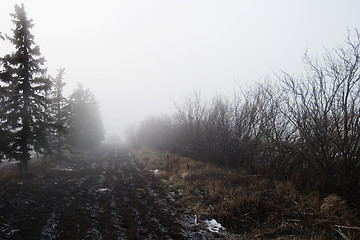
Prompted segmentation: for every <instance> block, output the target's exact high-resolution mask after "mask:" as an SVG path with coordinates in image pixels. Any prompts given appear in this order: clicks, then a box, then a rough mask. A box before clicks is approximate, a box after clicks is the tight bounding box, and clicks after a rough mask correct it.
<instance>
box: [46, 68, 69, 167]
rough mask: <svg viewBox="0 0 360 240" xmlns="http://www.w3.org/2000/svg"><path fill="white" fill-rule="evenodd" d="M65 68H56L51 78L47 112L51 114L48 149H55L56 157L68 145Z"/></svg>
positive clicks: (58, 157) (60, 154)
mask: <svg viewBox="0 0 360 240" xmlns="http://www.w3.org/2000/svg"><path fill="white" fill-rule="evenodd" d="M64 74H65V69H63V68H61V69H59V70H58V73H57V76H56V77H55V78H52V89H51V96H50V98H51V104H50V106H49V113H50V115H51V126H52V128H51V131H50V134H49V135H50V136H49V138H50V139H49V141H50V150H51V151H55V153H56V158H57V159H58V160H59V159H61V157H62V151H63V150H65V149H68V147H69V142H70V141H69V140H70V139H69V117H70V112H69V103H68V100H67V99H66V98H65V97H64V96H63V88H64V86H65V83H64V81H63V80H64Z"/></svg>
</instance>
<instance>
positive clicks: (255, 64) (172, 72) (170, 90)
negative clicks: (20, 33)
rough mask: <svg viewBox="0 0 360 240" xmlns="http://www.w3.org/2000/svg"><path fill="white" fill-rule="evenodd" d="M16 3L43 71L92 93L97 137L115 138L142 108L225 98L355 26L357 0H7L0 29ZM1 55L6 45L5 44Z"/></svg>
mask: <svg viewBox="0 0 360 240" xmlns="http://www.w3.org/2000/svg"><path fill="white" fill-rule="evenodd" d="M22 2H24V3H25V7H26V10H27V13H28V17H29V18H30V19H33V20H34V24H35V26H34V28H33V29H32V33H33V34H34V36H35V43H36V44H37V45H39V46H40V49H41V54H42V55H43V56H44V57H45V58H46V60H47V63H46V66H47V67H48V73H49V74H50V75H56V70H57V69H59V68H65V76H64V81H65V82H66V84H67V85H66V87H65V94H66V95H69V94H70V93H71V92H72V90H73V89H74V88H76V87H77V85H78V83H82V84H83V85H84V87H85V88H89V89H90V90H91V91H92V92H93V93H94V94H95V96H96V99H97V100H98V102H99V105H100V111H101V114H102V118H103V121H104V127H105V131H106V136H109V135H112V134H118V135H120V136H124V133H125V130H126V129H127V127H128V126H129V125H133V124H137V123H139V122H140V121H141V120H143V119H144V118H146V117H148V116H149V115H158V114H166V113H172V112H173V110H174V102H181V101H182V100H183V99H184V97H186V96H187V95H188V94H190V93H191V92H193V91H194V90H201V92H202V94H203V95H205V96H213V95H214V94H216V93H221V94H224V95H226V96H232V94H233V93H234V91H237V90H238V89H239V88H242V89H246V88H247V87H249V86H251V85H252V84H254V83H255V82H256V81H259V80H260V81H261V80H263V79H265V78H268V79H273V78H275V76H274V73H275V74H276V73H279V72H281V71H286V72H288V73H290V74H295V75H298V74H301V72H302V71H303V62H302V57H303V55H304V53H305V51H306V50H307V51H308V52H309V55H310V56H315V57H316V56H320V55H322V54H323V53H324V48H328V49H332V48H335V47H336V46H337V44H338V43H341V42H343V40H344V39H345V36H346V35H347V30H353V29H355V28H359V22H360V21H359V20H360V17H359V14H358V10H359V9H360V2H359V1H355V0H353V1H325V0H322V1H297V2H295V1H285V0H283V1H265V0H264V1H205V0H204V1H165V0H163V1H158V0H156V1H145V0H144V1H41V0H32V1H10V0H3V1H1V2H0V9H1V12H0V31H1V32H2V33H4V34H8V35H11V29H12V28H13V25H12V22H11V18H10V17H9V13H12V12H13V9H14V5H15V4H17V3H18V4H21V3H22ZM7 44H8V48H6V47H5V48H3V47H2V48H1V49H0V55H4V54H5V53H7V52H9V51H12V46H10V45H9V43H7V42H4V43H2V46H7Z"/></svg>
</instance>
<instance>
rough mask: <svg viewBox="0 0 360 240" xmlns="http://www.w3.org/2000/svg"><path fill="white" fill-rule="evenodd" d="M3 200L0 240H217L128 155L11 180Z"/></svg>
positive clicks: (0, 191)
mask: <svg viewBox="0 0 360 240" xmlns="http://www.w3.org/2000/svg"><path fill="white" fill-rule="evenodd" d="M0 197H1V201H0V213H1V214H0V239H210V238H212V236H211V235H210V234H209V233H207V232H205V231H203V230H201V229H200V228H199V226H197V225H195V224H194V223H193V221H192V219H191V215H190V214H189V213H188V212H187V211H185V210H183V208H182V207H181V206H179V205H178V204H177V203H176V201H175V200H174V198H173V195H172V194H169V193H168V192H166V191H164V189H162V188H161V186H159V185H158V184H157V182H156V181H155V180H154V179H152V176H151V173H147V172H141V171H139V169H138V168H137V166H136V165H135V164H134V161H133V159H132V158H131V156H130V154H128V153H126V152H122V153H120V154H119V155H113V156H107V157H104V158H101V159H87V160H84V159H83V160H78V161H72V162H68V163H66V164H65V163H64V164H63V166H61V167H56V168H51V169H46V170H45V171H44V172H43V173H42V174H40V176H37V177H36V178H33V179H31V180H24V181H18V182H8V183H7V182H5V183H4V184H2V185H1V188H0Z"/></svg>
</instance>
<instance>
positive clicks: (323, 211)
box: [133, 149, 360, 239]
mask: <svg viewBox="0 0 360 240" xmlns="http://www.w3.org/2000/svg"><path fill="white" fill-rule="evenodd" d="M133 156H134V158H135V160H136V161H137V164H138V165H139V167H140V168H141V169H142V170H144V171H147V170H154V169H158V170H159V174H157V175H156V176H157V177H158V178H159V179H160V180H161V182H162V183H163V184H164V186H165V187H167V188H168V189H169V191H175V190H176V191H178V192H181V198H180V201H181V203H182V204H184V205H185V206H186V207H187V208H188V209H191V210H192V211H193V213H194V214H196V215H197V216H198V217H199V219H212V218H215V219H216V220H217V221H219V222H220V223H222V224H223V225H224V226H225V227H226V228H227V229H228V230H229V231H231V232H234V233H237V234H240V235H239V236H241V237H240V238H241V239H341V238H342V237H341V236H340V235H339V233H338V232H337V231H336V228H334V227H333V226H335V225H336V224H340V223H342V224H345V225H349V224H350V222H354V221H356V222H357V223H358V220H356V218H354V215H351V216H350V215H349V214H344V212H347V213H348V212H349V211H348V206H347V205H346V202H344V201H342V200H341V199H339V198H338V197H336V196H329V197H327V198H325V199H322V198H321V197H320V195H319V193H315V192H314V193H311V194H302V193H300V192H299V191H298V190H297V189H296V187H295V186H294V185H293V184H291V183H290V182H281V181H271V180H270V179H268V178H265V177H263V176H257V175H251V174H248V173H247V172H246V171H245V170H243V169H236V170H234V169H232V170H229V169H225V168H221V167H218V166H215V165H212V164H208V163H205V162H199V161H194V160H192V159H190V158H187V157H182V156H179V155H177V154H173V153H169V152H161V151H154V150H151V149H145V150H140V151H136V152H134V153H133ZM170 165H171V167H170ZM354 219H355V220H354ZM352 224H354V223H352ZM350 225H351V224H350ZM345 234H348V235H347V236H348V238H349V239H356V237H359V236H360V231H358V232H356V230H352V231H350V232H348V233H345ZM354 236H355V237H354Z"/></svg>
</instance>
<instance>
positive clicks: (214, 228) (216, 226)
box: [205, 219, 225, 233]
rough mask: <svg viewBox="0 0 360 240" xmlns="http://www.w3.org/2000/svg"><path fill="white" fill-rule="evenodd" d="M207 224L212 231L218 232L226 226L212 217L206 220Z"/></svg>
mask: <svg viewBox="0 0 360 240" xmlns="http://www.w3.org/2000/svg"><path fill="white" fill-rule="evenodd" d="M205 225H206V226H207V229H208V230H209V231H210V232H215V233H218V232H220V230H225V228H224V227H223V226H221V224H220V223H218V222H217V221H216V220H215V219H212V220H210V221H209V220H205Z"/></svg>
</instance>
